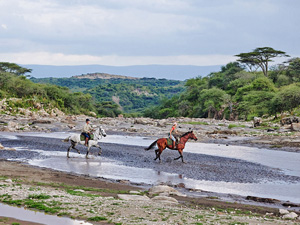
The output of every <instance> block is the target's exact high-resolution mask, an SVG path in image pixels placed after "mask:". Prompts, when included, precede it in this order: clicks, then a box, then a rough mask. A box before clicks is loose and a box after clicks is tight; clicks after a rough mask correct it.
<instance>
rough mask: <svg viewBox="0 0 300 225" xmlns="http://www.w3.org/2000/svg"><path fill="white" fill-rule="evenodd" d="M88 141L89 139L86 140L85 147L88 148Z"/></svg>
mask: <svg viewBox="0 0 300 225" xmlns="http://www.w3.org/2000/svg"><path fill="white" fill-rule="evenodd" d="M88 141H89V138H85V144H84V145H85V146H88Z"/></svg>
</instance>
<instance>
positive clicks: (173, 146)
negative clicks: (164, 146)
mask: <svg viewBox="0 0 300 225" xmlns="http://www.w3.org/2000/svg"><path fill="white" fill-rule="evenodd" d="M175 146H176V145H175V141H173V145H172V148H173V149H174V148H175Z"/></svg>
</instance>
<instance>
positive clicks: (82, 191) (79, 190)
mask: <svg viewBox="0 0 300 225" xmlns="http://www.w3.org/2000/svg"><path fill="white" fill-rule="evenodd" d="M73 191H77V192H81V193H84V192H85V191H84V190H81V189H75V190H73Z"/></svg>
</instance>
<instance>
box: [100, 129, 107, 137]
mask: <svg viewBox="0 0 300 225" xmlns="http://www.w3.org/2000/svg"><path fill="white" fill-rule="evenodd" d="M99 133H100V134H101V135H102V136H103V137H106V133H105V130H104V129H103V128H102V126H100V127H99Z"/></svg>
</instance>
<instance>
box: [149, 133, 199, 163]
mask: <svg viewBox="0 0 300 225" xmlns="http://www.w3.org/2000/svg"><path fill="white" fill-rule="evenodd" d="M189 139H193V140H195V141H197V140H198V138H197V137H196V136H195V134H194V132H193V131H189V132H186V133H185V134H183V135H181V136H180V140H179V142H178V144H177V148H176V146H175V147H174V148H173V144H170V145H168V141H167V138H160V139H157V140H156V141H154V142H153V143H152V144H151V145H150V146H149V147H148V148H145V150H146V151H148V150H150V149H152V148H153V147H154V146H155V144H157V147H158V149H156V150H155V155H156V158H155V159H154V160H156V159H159V162H161V159H160V155H161V153H162V152H163V150H165V149H166V148H169V149H171V150H178V152H179V154H180V156H179V157H177V158H175V159H174V160H178V159H180V158H181V160H182V162H183V163H184V160H183V155H182V152H183V149H184V147H185V143H186V142H187V141H188V140H189Z"/></svg>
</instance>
